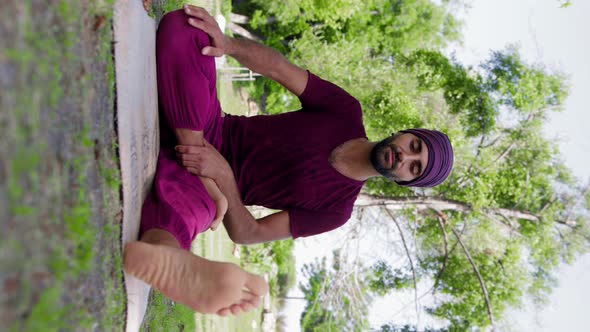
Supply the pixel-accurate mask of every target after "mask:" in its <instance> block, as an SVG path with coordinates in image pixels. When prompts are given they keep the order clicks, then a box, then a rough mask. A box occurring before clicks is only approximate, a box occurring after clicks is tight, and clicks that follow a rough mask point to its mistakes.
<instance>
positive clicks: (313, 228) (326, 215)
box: [289, 209, 350, 239]
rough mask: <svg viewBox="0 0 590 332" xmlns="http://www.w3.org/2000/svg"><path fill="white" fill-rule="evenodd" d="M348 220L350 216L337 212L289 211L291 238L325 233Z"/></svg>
mask: <svg viewBox="0 0 590 332" xmlns="http://www.w3.org/2000/svg"><path fill="white" fill-rule="evenodd" d="M349 218H350V214H348V215H345V214H342V213H338V212H318V211H307V210H298V209H294V210H289V224H290V227H291V236H292V237H293V238H294V239H296V238H298V237H305V236H311V235H317V234H321V233H325V232H328V231H331V230H333V229H336V228H338V227H340V226H342V225H344V224H345V223H346V222H347V221H348V219H349Z"/></svg>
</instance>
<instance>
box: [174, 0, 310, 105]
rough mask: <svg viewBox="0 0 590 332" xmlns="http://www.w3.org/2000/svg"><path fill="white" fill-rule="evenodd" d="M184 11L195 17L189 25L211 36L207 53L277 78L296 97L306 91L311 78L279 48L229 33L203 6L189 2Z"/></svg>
mask: <svg viewBox="0 0 590 332" xmlns="http://www.w3.org/2000/svg"><path fill="white" fill-rule="evenodd" d="M184 11H185V13H186V14H187V15H189V16H191V18H190V19H189V24H191V25H192V26H194V27H195V28H199V29H201V30H203V31H205V32H206V33H207V34H208V35H209V36H210V37H211V44H212V45H211V46H208V47H205V48H203V50H202V52H203V54H205V55H211V56H222V55H224V54H227V55H229V56H231V57H233V58H235V59H236V60H238V61H239V62H240V63H241V64H242V65H244V66H246V67H248V68H249V69H250V70H252V71H254V72H257V73H259V74H261V75H264V76H266V77H268V78H270V79H272V80H274V81H277V82H278V83H280V84H281V85H283V86H284V87H285V88H287V90H289V91H291V92H292V93H293V94H295V95H296V96H300V95H301V94H302V93H303V91H304V90H305V86H306V85H307V80H308V73H307V71H306V70H304V69H302V68H300V67H297V66H295V65H294V64H292V63H290V62H289V61H288V60H287V59H285V57H284V56H283V55H282V54H281V53H279V52H278V51H276V50H275V49H272V48H270V47H267V46H264V45H262V44H260V43H257V42H254V41H251V40H246V39H236V38H232V37H228V36H225V35H224V34H223V32H222V31H221V30H220V29H219V26H218V25H217V22H216V21H215V19H214V18H213V17H212V16H211V15H209V13H208V12H207V11H206V10H205V9H203V8H201V7H196V6H191V5H186V6H185V7H184Z"/></svg>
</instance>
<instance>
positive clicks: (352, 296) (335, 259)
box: [300, 250, 371, 332]
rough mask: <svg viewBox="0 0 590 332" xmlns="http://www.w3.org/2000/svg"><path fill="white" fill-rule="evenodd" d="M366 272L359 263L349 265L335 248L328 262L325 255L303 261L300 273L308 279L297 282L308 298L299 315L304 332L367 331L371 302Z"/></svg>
mask: <svg viewBox="0 0 590 332" xmlns="http://www.w3.org/2000/svg"><path fill="white" fill-rule="evenodd" d="M351 266H352V267H351ZM366 273H367V270H366V269H364V268H362V266H360V265H358V264H356V265H350V262H348V261H347V260H346V258H344V257H342V256H341V254H340V252H339V251H338V250H335V251H333V252H332V264H331V265H328V264H327V262H326V258H325V257H324V258H323V259H322V260H316V261H315V262H314V263H311V264H305V265H304V267H303V274H304V276H305V277H306V278H307V282H306V283H304V284H301V285H300V289H301V291H302V292H303V294H304V297H305V300H306V301H307V303H306V306H305V309H304V311H303V313H302V315H301V327H302V329H303V330H304V331H306V332H307V331H318V332H319V331H322V332H323V331H334V332H336V331H360V330H366V329H367V328H368V321H367V318H366V317H367V313H368V306H369V303H370V301H371V295H370V292H369V287H368V286H367V284H366V282H365V278H364V275H365V274H366Z"/></svg>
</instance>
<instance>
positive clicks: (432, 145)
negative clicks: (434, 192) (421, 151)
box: [397, 128, 454, 187]
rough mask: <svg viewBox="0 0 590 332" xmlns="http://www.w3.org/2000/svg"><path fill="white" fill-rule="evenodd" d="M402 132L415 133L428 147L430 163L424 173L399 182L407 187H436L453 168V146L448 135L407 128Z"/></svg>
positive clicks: (434, 131)
mask: <svg viewBox="0 0 590 332" xmlns="http://www.w3.org/2000/svg"><path fill="white" fill-rule="evenodd" d="M401 132H402V133H410V134H414V135H415V136H417V137H418V138H420V139H421V140H422V142H424V143H425V144H426V146H427V147H428V164H427V165H426V168H425V169H424V172H422V175H420V176H419V177H417V178H415V179H414V180H412V181H399V182H397V184H399V185H401V186H406V187H434V186H437V185H439V184H441V183H443V181H444V180H445V179H446V178H447V177H448V176H449V174H450V173H451V169H452V168H453V160H454V157H453V146H452V145H451V141H450V140H449V138H448V137H447V135H445V134H443V133H441V132H440V131H437V130H430V129H422V128H416V129H407V130H402V131H401Z"/></svg>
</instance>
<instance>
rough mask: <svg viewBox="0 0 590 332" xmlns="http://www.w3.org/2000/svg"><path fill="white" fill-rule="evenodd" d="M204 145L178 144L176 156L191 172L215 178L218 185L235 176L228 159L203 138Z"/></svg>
mask: <svg viewBox="0 0 590 332" xmlns="http://www.w3.org/2000/svg"><path fill="white" fill-rule="evenodd" d="M203 142H204V144H205V145H204V146H194V145H177V146H176V147H175V150H176V158H177V160H178V162H179V163H180V164H181V165H182V166H183V167H184V168H186V169H187V170H188V171H189V172H190V173H192V174H195V175H199V176H204V177H208V178H211V179H213V181H215V182H217V183H218V185H219V183H220V181H222V180H227V179H228V178H229V177H232V178H233V172H232V170H231V167H230V166H229V164H228V163H227V160H225V158H224V157H223V156H222V155H221V154H220V153H219V151H217V149H215V147H214V146H212V145H211V144H209V142H207V141H206V140H205V139H203Z"/></svg>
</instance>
